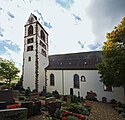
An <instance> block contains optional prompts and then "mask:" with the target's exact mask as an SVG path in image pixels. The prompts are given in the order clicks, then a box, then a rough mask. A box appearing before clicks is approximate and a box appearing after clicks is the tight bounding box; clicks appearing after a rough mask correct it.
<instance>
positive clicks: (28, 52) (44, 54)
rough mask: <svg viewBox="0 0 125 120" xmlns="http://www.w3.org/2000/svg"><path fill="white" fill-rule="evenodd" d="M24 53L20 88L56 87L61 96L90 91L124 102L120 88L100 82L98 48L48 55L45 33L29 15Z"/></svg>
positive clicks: (82, 93) (124, 94) (53, 88)
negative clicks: (21, 85) (88, 50)
mask: <svg viewBox="0 0 125 120" xmlns="http://www.w3.org/2000/svg"><path fill="white" fill-rule="evenodd" d="M24 27H25V34H24V52H23V67H22V75H23V87H24V88H27V87H30V88H31V90H34V89H35V90H36V91H38V92H40V91H42V90H43V88H45V89H46V91H47V92H52V91H54V90H57V91H58V92H59V93H60V94H62V95H69V94H70V93H71V91H72V92H73V93H74V95H77V96H78V95H80V96H82V97H84V98H85V96H86V93H87V92H90V91H93V92H95V93H96V94H97V99H98V100H99V101H101V100H102V97H106V98H107V100H108V101H110V100H111V99H116V100H117V101H121V102H122V103H125V93H124V89H123V88H122V87H112V86H108V87H107V86H105V85H104V84H103V83H102V82H100V81H99V80H100V75H99V74H98V70H97V67H96V66H97V64H98V63H100V62H101V61H102V59H103V56H102V53H101V51H92V52H79V53H68V54H58V55H48V36H49V35H48V33H47V31H46V30H45V29H44V28H43V26H42V25H41V24H40V22H39V21H38V20H37V17H36V16H35V15H34V14H32V13H31V14H30V16H29V19H28V20H27V22H26V24H25V26H24Z"/></svg>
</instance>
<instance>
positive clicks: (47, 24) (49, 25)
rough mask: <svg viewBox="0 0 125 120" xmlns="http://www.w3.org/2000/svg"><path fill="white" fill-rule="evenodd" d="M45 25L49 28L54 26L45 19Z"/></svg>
mask: <svg viewBox="0 0 125 120" xmlns="http://www.w3.org/2000/svg"><path fill="white" fill-rule="evenodd" d="M44 26H46V27H48V28H49V29H51V28H52V25H51V24H50V23H47V22H45V21H44Z"/></svg>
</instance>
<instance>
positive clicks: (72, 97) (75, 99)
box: [71, 95, 79, 104]
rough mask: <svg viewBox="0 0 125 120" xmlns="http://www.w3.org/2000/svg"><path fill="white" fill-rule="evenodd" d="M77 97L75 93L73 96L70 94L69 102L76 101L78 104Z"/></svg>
mask: <svg viewBox="0 0 125 120" xmlns="http://www.w3.org/2000/svg"><path fill="white" fill-rule="evenodd" d="M78 102H79V101H78V98H77V96H76V95H73V96H71V103H76V104H78Z"/></svg>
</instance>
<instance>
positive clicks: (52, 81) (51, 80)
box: [50, 74, 55, 86]
mask: <svg viewBox="0 0 125 120" xmlns="http://www.w3.org/2000/svg"><path fill="white" fill-rule="evenodd" d="M50 85H51V86H54V85H55V78H54V74H50Z"/></svg>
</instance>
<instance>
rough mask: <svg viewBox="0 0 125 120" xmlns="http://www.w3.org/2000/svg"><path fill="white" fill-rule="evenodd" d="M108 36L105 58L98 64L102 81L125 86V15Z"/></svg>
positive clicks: (104, 51) (104, 50)
mask: <svg viewBox="0 0 125 120" xmlns="http://www.w3.org/2000/svg"><path fill="white" fill-rule="evenodd" d="M106 38H107V40H106V42H105V43H104V46H103V56H104V59H103V61H102V63H100V64H98V69H99V73H100V75H101V76H100V78H101V81H102V82H103V83H104V84H105V85H107V86H108V85H113V86H115V87H119V86H123V87H125V17H123V18H122V21H121V22H120V24H118V25H117V26H116V27H115V28H114V29H113V31H112V32H110V33H107V34H106Z"/></svg>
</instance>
